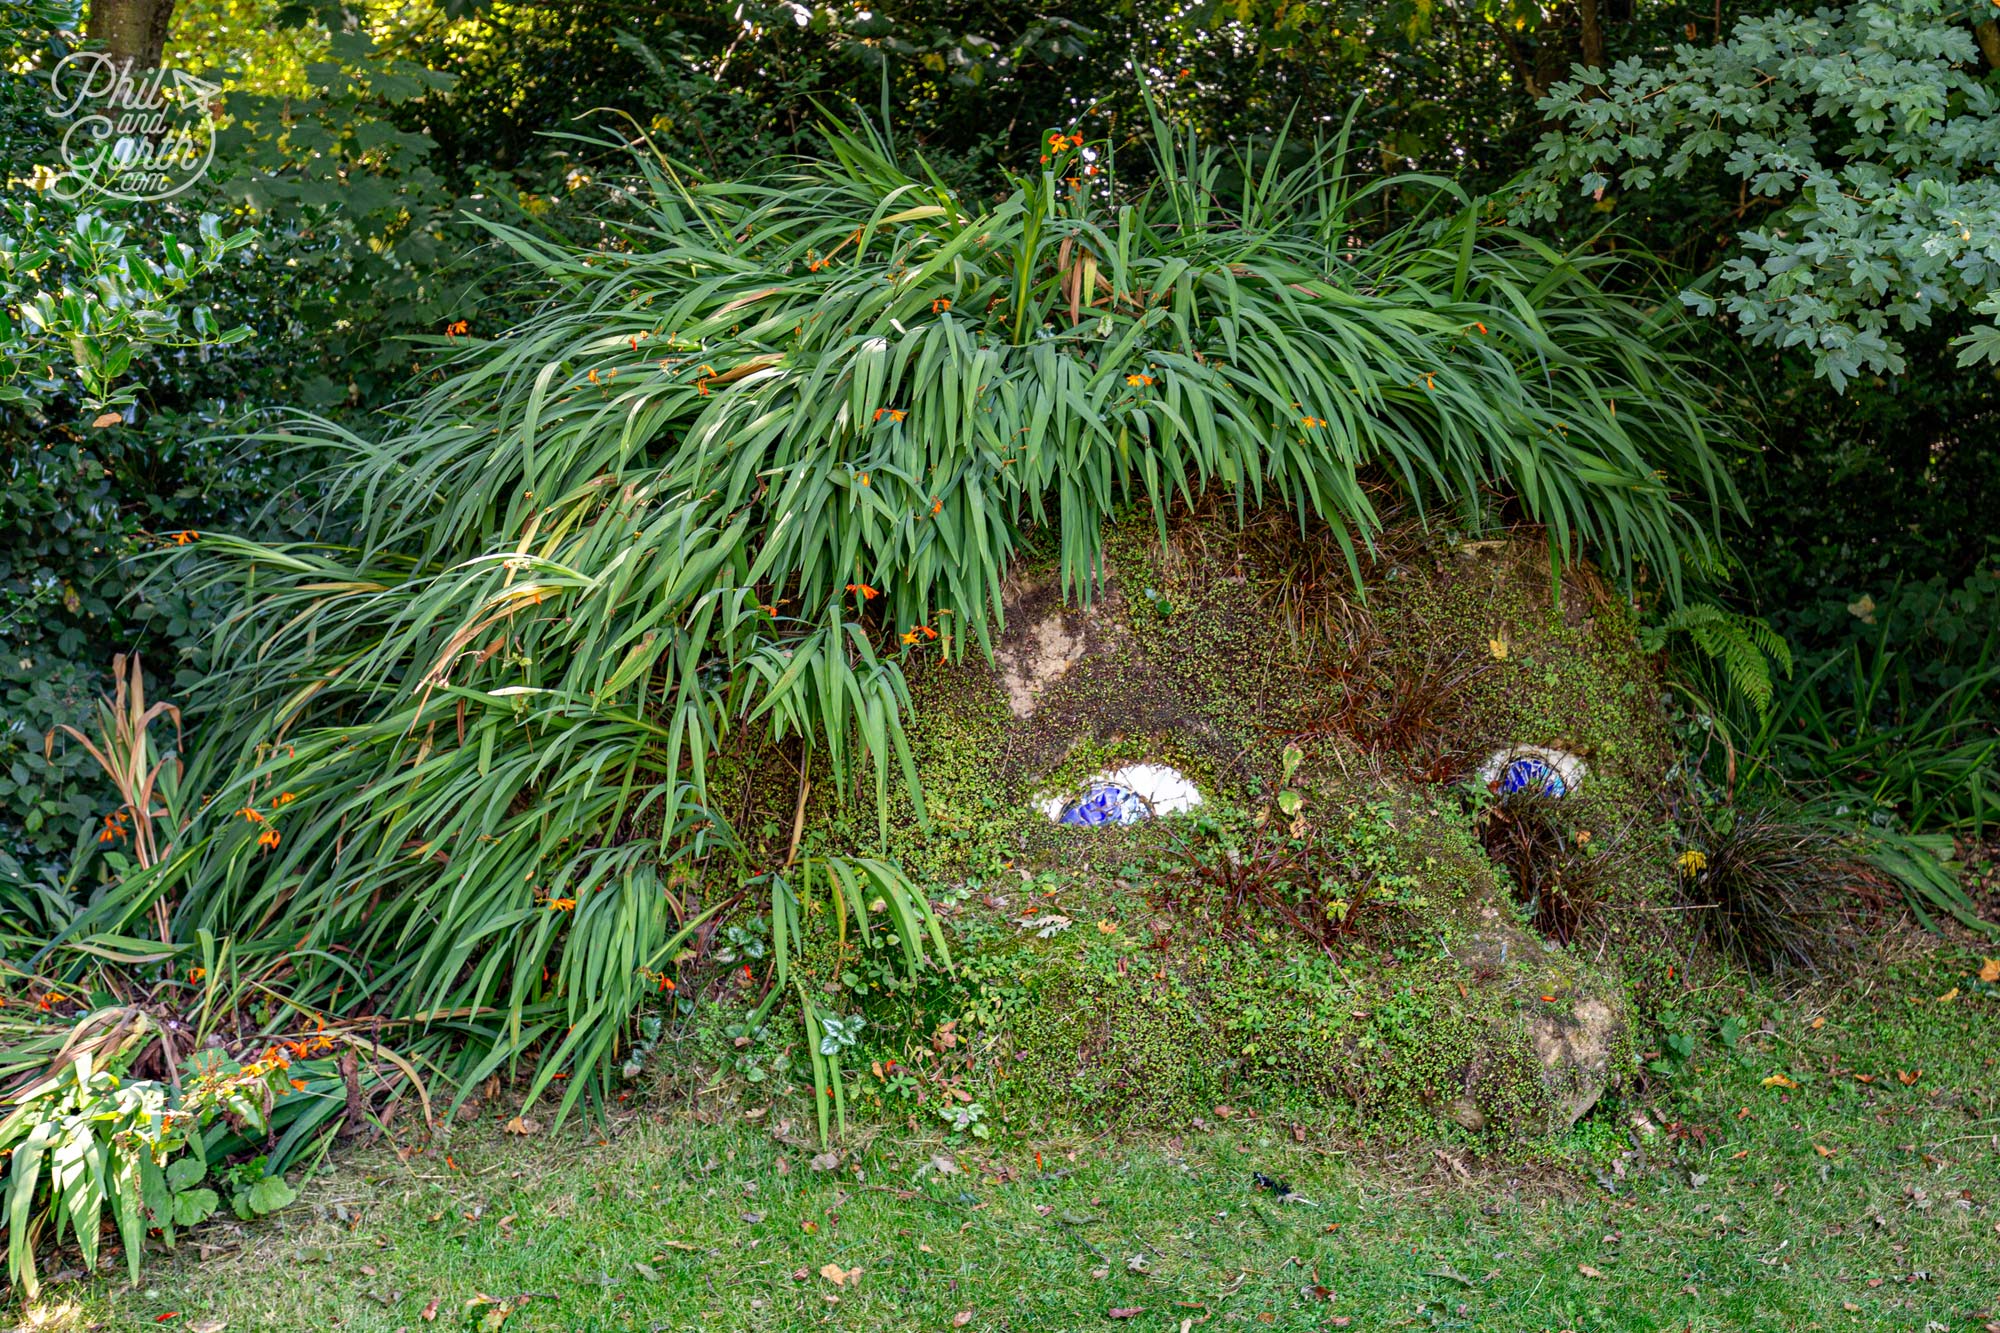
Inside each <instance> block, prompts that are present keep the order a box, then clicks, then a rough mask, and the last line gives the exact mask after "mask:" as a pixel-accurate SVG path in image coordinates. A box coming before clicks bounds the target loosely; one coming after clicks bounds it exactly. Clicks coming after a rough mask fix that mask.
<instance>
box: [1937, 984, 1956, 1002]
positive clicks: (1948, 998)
mask: <svg viewBox="0 0 2000 1333" xmlns="http://www.w3.org/2000/svg"><path fill="white" fill-rule="evenodd" d="M1957 998H1958V987H1956V986H1953V987H1952V988H1951V989H1950V990H1948V991H1946V992H1945V993H1944V994H1942V995H1940V996H1938V998H1937V1002H1938V1003H1939V1004H1950V1003H1951V1002H1952V1001H1953V1000H1956V999H1957Z"/></svg>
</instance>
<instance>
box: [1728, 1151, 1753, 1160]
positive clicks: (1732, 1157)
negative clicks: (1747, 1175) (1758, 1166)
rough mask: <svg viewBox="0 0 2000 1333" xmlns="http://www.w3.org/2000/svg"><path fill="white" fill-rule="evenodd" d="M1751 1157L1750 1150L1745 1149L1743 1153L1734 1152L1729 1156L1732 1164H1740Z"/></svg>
mask: <svg viewBox="0 0 2000 1333" xmlns="http://www.w3.org/2000/svg"><path fill="white" fill-rule="evenodd" d="M1749 1155H1750V1150H1749V1149H1748V1148H1745V1149H1744V1150H1743V1151H1742V1152H1733V1153H1731V1154H1729V1160H1730V1161H1732V1162H1740V1161H1742V1160H1743V1159H1744V1158H1746V1157H1748V1156H1749Z"/></svg>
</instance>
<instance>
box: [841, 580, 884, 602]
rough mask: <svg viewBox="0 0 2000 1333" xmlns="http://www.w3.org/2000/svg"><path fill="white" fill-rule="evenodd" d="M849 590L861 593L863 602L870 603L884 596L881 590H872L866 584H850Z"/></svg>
mask: <svg viewBox="0 0 2000 1333" xmlns="http://www.w3.org/2000/svg"><path fill="white" fill-rule="evenodd" d="M847 590H848V591H849V592H858V593H860V594H861V600H862V601H864V602H866V601H870V600H872V599H874V598H876V597H880V596H881V595H882V590H881V589H880V588H871V587H869V586H868V585H867V584H865V583H850V584H848V585H847Z"/></svg>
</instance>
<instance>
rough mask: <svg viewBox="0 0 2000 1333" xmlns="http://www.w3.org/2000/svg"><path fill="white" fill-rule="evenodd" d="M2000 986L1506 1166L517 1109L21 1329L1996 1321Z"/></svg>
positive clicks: (1437, 1149) (1865, 1028)
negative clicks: (1290, 1194) (842, 1158)
mask: <svg viewBox="0 0 2000 1333" xmlns="http://www.w3.org/2000/svg"><path fill="white" fill-rule="evenodd" d="M1978 966H1979V963H1978V960H1977V959H1976V958H1973V957H1971V956H1969V955H1966V954H1964V953H1955V952H1941V953H1939V954H1936V955H1934V956H1932V957H1930V958H1926V959H1923V960H1920V961H1918V962H1915V963H1911V964H1907V965H1904V966H1902V967H1900V968H1893V969H1887V968H1885V969H1883V970H1882V972H1881V974H1880V975H1879V976H1878V977H1875V978H1873V979H1870V980H1868V981H1866V982H1863V983H1859V984H1857V985H1855V986H1853V987H1850V988H1849V989H1848V990H1847V991H1846V992H1844V993H1843V994H1841V995H1839V996H1833V997H1828V996H1821V997H1819V998H1817V999H1814V998H1812V997H1800V998H1797V999H1794V1000H1791V1001H1789V1002H1787V1001H1780V1000H1777V999H1775V998H1773V997H1771V996H1769V995H1768V994H1765V995H1757V994H1748V995H1746V994H1744V993H1742V992H1734V991H1726V990H1722V989H1716V990H1710V991H1707V992H1704V993H1697V994H1695V995H1691V996H1690V997H1689V1000H1688V1004H1687V1005H1686V1011H1687V1012H1688V1013H1689V1014H1690V1015H1695V1016H1696V1017H1693V1018H1690V1019H1689V1020H1687V1021H1686V1023H1685V1024H1684V1030H1687V1031H1691V1032H1695V1033H1696V1034H1697V1038H1698V1040H1697V1046H1696V1053H1695V1055H1694V1058H1693V1061H1692V1064H1691V1066H1690V1067H1689V1068H1688V1069H1687V1070H1686V1071H1685V1072H1683V1073H1680V1074H1678V1075H1676V1076H1674V1077H1672V1078H1670V1079H1667V1080H1665V1081H1664V1085H1663V1086H1660V1087H1656V1089H1655V1090H1654V1092H1653V1095H1652V1096H1651V1098H1650V1100H1642V1099H1639V1098H1636V1097H1635V1098H1631V1099H1628V1100H1625V1101H1623V1102H1621V1103H1619V1104H1618V1105H1616V1106H1609V1105H1607V1106H1606V1107H1605V1108H1603V1109H1602V1110H1600V1111H1599V1112H1598V1113H1596V1114H1594V1115H1593V1116H1592V1117H1591V1118H1590V1119H1588V1120H1586V1121H1585V1122H1584V1124H1583V1125H1582V1126H1581V1127H1580V1128H1579V1129H1578V1130H1577V1131H1576V1132H1574V1133H1573V1134H1572V1135H1571V1136H1570V1137H1569V1138H1568V1139H1566V1140H1565V1141H1563V1142H1562V1143H1560V1144H1558V1145H1556V1147H1555V1149H1554V1151H1553V1152H1550V1151H1543V1152H1539V1153H1522V1152H1519V1151H1518V1150H1517V1151H1516V1152H1514V1153H1513V1154H1511V1155H1510V1156H1509V1157H1508V1158H1506V1159H1489V1158H1480V1157H1477V1156H1476V1155H1474V1154H1473V1152H1472V1151H1471V1150H1469V1149H1468V1148H1467V1147H1466V1146H1465V1145H1463V1144H1457V1145H1454V1144H1451V1143H1447V1142H1443V1141H1440V1142H1437V1143H1426V1144H1408V1143H1405V1144H1394V1145H1385V1144H1375V1143H1369V1142H1353V1141H1344V1142H1336V1141H1322V1140H1321V1139H1320V1138H1319V1136H1317V1135H1315V1134H1313V1133H1312V1132H1310V1131H1309V1130H1308V1131H1305V1141H1304V1142H1297V1141H1295V1136H1294V1131H1293V1128H1292V1126H1291V1125H1290V1124H1274V1123H1269V1122H1265V1121H1262V1120H1258V1119H1256V1118H1255V1117H1254V1113H1251V1112H1247V1111H1243V1112H1237V1113H1236V1114H1234V1115H1232V1116H1231V1117H1230V1118H1228V1119H1227V1120H1222V1119H1217V1118H1211V1119H1210V1120H1209V1121H1208V1123H1207V1128H1206V1129H1205V1130H1202V1129H1197V1128H1195V1127H1192V1126H1190V1127H1188V1128H1187V1130H1186V1131H1185V1132H1184V1134H1183V1135H1182V1136H1180V1137H1165V1136H1153V1137H1147V1138H1144V1139H1134V1138H1114V1137H1106V1136H1099V1137H1088V1136H1082V1135H1078V1134H1076V1133H1064V1134H1051V1135H1050V1136H1049V1137H1048V1138H1047V1139H1046V1140H1041V1141H1036V1140H1030V1139H1021V1140H1018V1141H1013V1140H1010V1141H1006V1142H995V1143H992V1144H983V1143H968V1144H962V1145H959V1146H957V1147H955V1148H954V1147H953V1146H952V1145H949V1144H947V1143H945V1142H943V1141H941V1140H939V1139H937V1138H936V1137H934V1136H930V1135H928V1134H926V1135H912V1134H910V1133H908V1132H907V1131H906V1130H905V1129H904V1128H903V1127H902V1126H901V1125H896V1124H889V1125H877V1126H874V1127H873V1128H872V1129H868V1130H862V1131H860V1132H858V1133H857V1135H856V1136H855V1141H854V1142H853V1143H852V1144H850V1145H849V1146H850V1148H851V1149H852V1155H851V1156H850V1158H849V1160H847V1161H846V1162H844V1163H843V1164H842V1165H841V1166H840V1167H839V1168H837V1169H834V1170H829V1171H816V1170H814V1169H813V1168H812V1164H811V1159H812V1157H813V1154H814V1150H815V1145H813V1144H811V1143H809V1142H807V1141H806V1137H805V1134H804V1133H803V1132H802V1131H801V1129H800V1126H801V1125H803V1124H804V1123H805V1118H806V1114H805V1113H804V1112H802V1111H801V1110H800V1109H799V1108H797V1107H792V1108H789V1109H788V1108H787V1107H785V1106H782V1105H780V1106H776V1107H768V1108H767V1106H766V1103H765V1102H764V1101H763V1100H761V1099H759V1098H756V1097H748V1098H745V1097H743V1096H741V1095H740V1094H741V1092H742V1089H741V1088H740V1087H738V1086H718V1087H715V1088H713V1089H712V1090H708V1091H707V1092H706V1095H701V1094H700V1093H699V1092H697V1093H695V1094H694V1095H692V1096H691V1097H690V1098H687V1099H683V1100H682V1101H680V1102H678V1103H675V1104H671V1105H669V1104H665V1103H662V1104H661V1105H658V1106H655V1107H653V1108H650V1109H648V1110H645V1111H641V1112H633V1113H630V1114H629V1115H627V1116H625V1117H624V1118H623V1119H622V1120H621V1121H620V1122H619V1123H617V1124H615V1125H613V1126H611V1127H609V1129H608V1130H607V1131H605V1133H604V1134H603V1135H602V1136H600V1135H599V1134H598V1133H597V1132H594V1131H585V1130H583V1129H575V1130H565V1131H564V1132H563V1133H562V1134H560V1135H554V1136H551V1135H538V1136H536V1137H533V1138H528V1139H522V1138H519V1137H513V1136H508V1135H506V1134H504V1133H501V1132H500V1131H499V1129H498V1124H497V1119H496V1122H495V1123H494V1124H482V1125H480V1126H477V1127H469V1128H467V1129H464V1130H461V1131H460V1132H459V1134H458V1135H457V1136H456V1138H455V1139H454V1141H453V1142H452V1143H451V1144H450V1151H449V1156H448V1157H447V1155H446V1153H445V1152H444V1150H443V1149H442V1148H441V1147H433V1148H432V1149H431V1150H430V1151H427V1152H425V1153H422V1154H420V1155H415V1156H411V1157H410V1158H409V1159H408V1160H407V1161H398V1160H397V1158H396V1157H395V1155H394V1154H393V1153H389V1152H387V1151H385V1150H382V1149H375V1150H368V1151H349V1152H346V1153H343V1154H340V1155H338V1156H337V1159H336V1161H337V1165H336V1167H335V1168H334V1169H332V1170H330V1171H329V1172H328V1173H326V1174H324V1175H322V1176H321V1177H319V1178H317V1179H314V1180H311V1181H309V1182H306V1183H305V1185H304V1197H303V1199H302V1201H301V1202H300V1203H299V1204H297V1205H295V1206H294V1207H292V1208H291V1209H289V1210H287V1211H286V1212H285V1213H283V1214H281V1215H280V1216H278V1217H277V1218H275V1219H271V1220H266V1221H264V1222H260V1223H257V1224H254V1225H249V1226H238V1225H237V1224H235V1223H233V1222H231V1223H228V1224H218V1225H214V1226H211V1227H209V1228H207V1229H205V1230H204V1231H201V1232H198V1233H197V1234H196V1235H195V1236H193V1237H192V1238H189V1239H188V1240H187V1241H186V1242H185V1243H184V1245H183V1248H182V1250H181V1252H180V1253H179V1255H177V1256H176V1257H173V1258H162V1259H159V1260H157V1261H155V1262H153V1263H152V1264H151V1265H150V1266H149V1267H148V1268H147V1269H146V1271H145V1274H144V1278H143V1281H142V1284H141V1286H140V1287H139V1288H137V1289H130V1288H127V1287H126V1286H125V1285H124V1283H123V1281H122V1279H120V1280H97V1281H94V1282H92V1281H83V1282H76V1281H72V1282H69V1283H63V1284H57V1285H53V1286H51V1287H50V1288H48V1289H47V1290H46V1291H45V1293H44V1297H43V1300H42V1301H41V1303H40V1304H38V1305H36V1306H35V1307H33V1308H31V1309H29V1310H27V1311H25V1312H23V1323H22V1327H25V1328H30V1329H43V1328H51V1329H83V1328H89V1327H97V1326H101V1327H106V1328H138V1327H148V1328H155V1327H160V1326H161V1324H160V1322H159V1321H160V1319H161V1317H162V1316H165V1315H167V1314H168V1313H169V1312H177V1314H176V1317H175V1318H173V1319H169V1320H166V1326H168V1327H180V1328H203V1329H209V1330H213V1329H215V1328H218V1327H227V1328H230V1329H238V1330H251V1329H257V1330H264V1329H319V1328H333V1327H338V1328H342V1329H353V1330H384V1331H385V1333H386V1331H388V1330H395V1329H410V1330H419V1329H424V1328H436V1329H468V1328H470V1329H481V1328H505V1329H506V1330H507V1331H508V1333H518V1331H519V1330H533V1329H548V1330H555V1329H561V1330H572V1329H574V1330H593V1329H603V1330H613V1329H616V1330H628V1329H629V1330H652V1329H661V1330H665V1329H674V1330H680V1329H739V1328H741V1329H791V1328H803V1327H806V1326H808V1325H810V1326H813V1327H822V1326H823V1327H828V1328H845V1329H855V1330H863V1329H869V1330H872V1329H950V1328H953V1327H964V1328H969V1329H996V1330H997V1329H1013V1330H1034V1331H1035V1333H1055V1331H1056V1330H1065V1329H1075V1328H1099V1327H1104V1328H1133V1329H1173V1330H1179V1329H1182V1328H1189V1329H1192V1328H1195V1327H1201V1326H1203V1325H1204V1322H1206V1323H1207V1324H1208V1325H1210V1326H1213V1327H1226V1326H1228V1325H1230V1324H1232V1323H1241V1324H1244V1325H1246V1326H1248V1327H1270V1328H1276V1329H1318V1328H1327V1327H1352V1328H1389V1327H1399V1328H1466V1329H1505V1330H1542V1329H1547V1330H1557V1329H1574V1330H1578V1333H1583V1331H1584V1330H1604V1329H1659V1330H1668V1329H1672V1330H1676V1331H1677V1333H1680V1331H1684V1330H1689V1329H1693V1330H1704V1329H1752V1328H1754V1329H1778V1328H1786V1329H1790V1328H1829V1329H1840V1328H1854V1329H1878V1328H1897V1329H1903V1328H1907V1329H1917V1330H1929V1329H1935V1328H1939V1327H1942V1328H1945V1329H1951V1330H1958V1329H1980V1328H2000V1323H1989V1322H1988V1321H1996V1320H2000V1206H1996V1205H2000V1098H1996V1095H1995V1090H1994V1083H1995V1078H1996V1074H2000V1071H1997V1070H1996V1068H1995V1060H1996V1057H2000V1040H1996V1037H2000V1024H1997V1023H1996V1020H2000V986H1996V985H1992V984H1980V983H1977V982H1976V981H1975V980H1974V976H1975V974H1976V972H1977V969H1978ZM1954 986H1956V987H1957V988H1958V994H1957V995H1956V996H1955V997H1954V998H1952V999H1951V1000H1949V1001H1947V1002H1944V1003H1940V1002H1939V1001H1938V999H1937V997H1938V996H1939V995H1941V994H1944V993H1947V992H1948V991H1949V990H1950V989H1951V988H1952V987H1954ZM1815 1020H1823V1021H1821V1022H1820V1023H1819V1025H1818V1026H1817V1027H1815V1026H1814V1022H1815ZM1725 1023H1727V1024H1728V1031H1727V1033H1726V1034H1725V1033H1724V1031H1723V1030H1722V1029H1723V1025H1724V1024H1725ZM1739 1033H1740V1034H1741V1035H1738V1034H1739ZM1725 1035H1727V1036H1735V1037H1737V1040H1736V1042H1735V1044H1734V1045H1733V1046H1731V1045H1730V1044H1728V1043H1727V1042H1726V1041H1725V1039H1724V1038H1725ZM1899 1071H1901V1072H1902V1073H1904V1074H1908V1075H1910V1076H1912V1077H1913V1078H1914V1082H1910V1083H1907V1084H1906V1083H1905V1082H1903V1081H1902V1079H1901V1077H1899ZM1919 1071H1920V1072H1919ZM1773 1075H1783V1076H1785V1077H1786V1078H1789V1079H1791V1080H1792V1081H1794V1082H1795V1083H1797V1085H1798V1086H1797V1087H1796V1088H1786V1087H1784V1086H1783V1085H1782V1084H1775V1083H1774V1084H1770V1085H1767V1084H1766V1080H1767V1079H1769V1078H1770V1077H1771V1076H1773ZM1857 1075H1869V1076H1872V1077H1873V1079H1874V1081H1873V1082H1872V1083H1864V1082H1862V1081H1861V1080H1860V1079H1859V1078H1857V1077H1856V1076H1857ZM1641 1114H1643V1115H1645V1116H1646V1117H1647V1122H1646V1125H1645V1126H1642V1127H1641V1128H1638V1129H1635V1128H1633V1126H1632V1120H1633V1118H1634V1117H1635V1116H1638V1115H1641ZM774 1121H775V1122H777V1124H776V1125H775V1126H774V1125H773V1123H772V1122H774ZM1649 1127H1650V1128H1649ZM780 1133H783V1134H784V1135H785V1137H787V1138H791V1139H794V1140H796V1142H785V1141H783V1140H782V1139H781V1138H780V1137H778V1135H779V1134H780ZM1037 1154H1039V1155H1040V1160H1039V1164H1038V1163H1037ZM857 1168H858V1169H857ZM1253 1170H1261V1171H1263V1172H1266V1173H1267V1174H1269V1175H1272V1176H1275V1177H1280V1178H1282V1179H1284V1180H1286V1181H1289V1182H1290V1184H1291V1185H1292V1187H1293V1188H1294V1190H1295V1191H1296V1192H1297V1193H1298V1194H1301V1195H1303V1196H1305V1198H1306V1199H1308V1200H1310V1202H1309V1203H1307V1202H1296V1201H1294V1202H1280V1201H1279V1200H1278V1199H1277V1198H1276V1197H1274V1196H1273V1195H1272V1194H1271V1193H1269V1192H1268V1191H1260V1190H1258V1189H1256V1188H1255V1187H1253V1185H1252V1181H1251V1172H1252V1171H1253ZM829 1266H835V1267H836V1268H837V1269H838V1271H839V1272H840V1274H841V1277H842V1281H841V1283H840V1284H839V1285H836V1284H835V1282H834V1281H833V1280H832V1279H831V1277H830V1276H829V1275H828V1274H829V1273H830V1272H831V1271H833V1269H831V1268H829ZM823 1270H825V1271H823ZM850 1275H851V1276H850ZM432 1302H435V1303H436V1304H435V1310H434V1318H433V1319H431V1320H429V1321H427V1320H426V1318H425V1312H426V1311H427V1310H428V1309H430V1308H431V1303H432ZM1129 1309H1136V1310H1137V1311H1138V1313H1136V1314H1132V1315H1129V1316H1128V1317H1126V1318H1125V1319H1124V1320H1123V1321H1122V1322H1120V1320H1119V1316H1118V1315H1117V1314H1116V1313H1115V1312H1116V1311H1119V1310H1129Z"/></svg>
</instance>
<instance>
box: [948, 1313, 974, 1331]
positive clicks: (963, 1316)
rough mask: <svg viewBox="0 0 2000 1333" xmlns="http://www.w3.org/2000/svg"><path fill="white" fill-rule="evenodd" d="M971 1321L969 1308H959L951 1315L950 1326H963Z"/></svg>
mask: <svg viewBox="0 0 2000 1333" xmlns="http://www.w3.org/2000/svg"><path fill="white" fill-rule="evenodd" d="M971 1322H972V1311H970V1310H960V1311H959V1312H958V1313H957V1314H955V1315H953V1316H952V1317H951V1326H952V1327H953V1328H964V1327H965V1326H966V1325H967V1324H969V1323H971Z"/></svg>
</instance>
